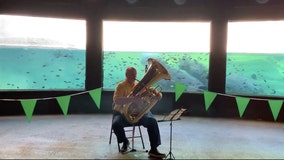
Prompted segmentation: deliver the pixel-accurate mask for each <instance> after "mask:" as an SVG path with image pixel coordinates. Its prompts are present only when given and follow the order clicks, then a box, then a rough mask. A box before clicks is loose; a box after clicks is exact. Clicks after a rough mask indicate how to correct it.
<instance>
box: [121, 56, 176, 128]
mask: <svg viewBox="0 0 284 160" xmlns="http://www.w3.org/2000/svg"><path fill="white" fill-rule="evenodd" d="M148 64H149V68H148V70H147V72H146V73H145V75H144V77H143V78H142V80H141V81H139V83H138V84H137V85H136V86H135V87H134V88H133V89H132V90H131V92H130V94H129V95H128V97H137V96H139V97H140V98H142V102H143V103H142V105H141V106H137V105H136V104H135V103H128V104H125V105H124V106H123V115H124V117H125V118H126V120H127V121H128V122H129V123H131V124H134V123H136V122H138V121H139V120H140V119H141V118H142V117H143V116H144V115H145V114H146V113H147V112H149V111H150V109H151V108H152V107H153V106H154V105H155V104H156V103H157V102H158V101H159V99H160V96H159V95H160V93H161V91H162V87H161V86H157V87H155V88H150V87H151V85H153V84H154V83H156V82H157V81H159V80H161V79H165V80H170V79H171V76H170V74H169V72H168V71H167V69H166V68H165V67H164V66H163V65H162V64H160V63H159V62H158V61H157V60H155V59H152V58H149V59H148Z"/></svg>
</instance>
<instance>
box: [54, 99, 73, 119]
mask: <svg viewBox="0 0 284 160" xmlns="http://www.w3.org/2000/svg"><path fill="white" fill-rule="evenodd" d="M70 98H71V97H70V96H62V97H57V98H56V100H57V102H58V104H59V106H60V108H61V110H62V112H63V114H64V116H66V115H67V112H68V108H69V103H70Z"/></svg>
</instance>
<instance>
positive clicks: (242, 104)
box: [175, 82, 283, 121]
mask: <svg viewBox="0 0 284 160" xmlns="http://www.w3.org/2000/svg"><path fill="white" fill-rule="evenodd" d="M186 88H187V86H186V85H184V84H182V83H178V82H176V83H175V90H176V92H175V100H176V101H177V100H178V99H179V97H180V96H181V95H182V92H184V90H185V89H186ZM203 95H204V100H205V109H206V111H208V109H209V107H210V106H211V104H212V102H213V101H214V100H215V98H216V96H217V95H222V96H227V97H232V98H235V100H236V103H237V106H238V111H239V116H240V117H241V118H242V116H243V114H244V112H245V110H246V107H247V105H248V103H249V102H250V101H251V100H257V101H267V102H268V104H269V107H270V109H271V112H272V115H273V118H274V121H276V120H277V118H278V115H279V112H280V110H281V107H282V104H283V100H275V99H261V98H247V97H241V96H232V95H227V94H222V93H216V92H210V91H204V90H203Z"/></svg>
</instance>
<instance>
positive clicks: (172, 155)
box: [166, 108, 182, 160]
mask: <svg viewBox="0 0 284 160" xmlns="http://www.w3.org/2000/svg"><path fill="white" fill-rule="evenodd" d="M181 109H182V108H180V109H179V110H178V111H177V112H176V113H175V114H174V115H173V116H172V117H171V119H170V121H171V122H170V151H169V153H168V154H167V156H166V158H167V157H168V156H170V157H169V158H168V159H170V160H172V159H175V156H174V154H173V153H172V135H173V118H174V117H175V116H176V115H177V113H178V112H179V111H180V110H181Z"/></svg>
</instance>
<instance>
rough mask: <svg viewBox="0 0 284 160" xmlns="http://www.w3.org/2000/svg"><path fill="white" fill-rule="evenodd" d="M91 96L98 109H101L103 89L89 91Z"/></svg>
mask: <svg viewBox="0 0 284 160" xmlns="http://www.w3.org/2000/svg"><path fill="white" fill-rule="evenodd" d="M89 94H90V96H91V97H92V98H93V100H94V102H95V103H96V105H97V107H98V109H100V107H101V95H102V88H98V89H94V90H91V91H89Z"/></svg>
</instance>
